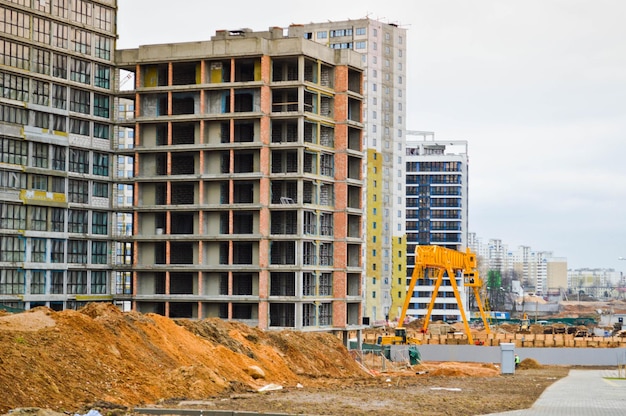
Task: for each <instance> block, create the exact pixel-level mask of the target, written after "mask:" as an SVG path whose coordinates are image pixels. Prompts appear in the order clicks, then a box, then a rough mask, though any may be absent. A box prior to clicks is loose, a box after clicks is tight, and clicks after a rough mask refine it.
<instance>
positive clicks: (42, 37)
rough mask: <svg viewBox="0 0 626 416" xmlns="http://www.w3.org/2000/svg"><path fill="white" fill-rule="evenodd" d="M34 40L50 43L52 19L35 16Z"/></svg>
mask: <svg viewBox="0 0 626 416" xmlns="http://www.w3.org/2000/svg"><path fill="white" fill-rule="evenodd" d="M33 40H34V41H35V42H40V43H45V44H46V45H48V44H49V43H50V21H49V20H47V19H43V18H41V17H36V16H33Z"/></svg>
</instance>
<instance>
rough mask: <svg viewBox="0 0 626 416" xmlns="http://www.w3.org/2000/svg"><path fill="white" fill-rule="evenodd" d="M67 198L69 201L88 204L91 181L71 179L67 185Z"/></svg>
mask: <svg viewBox="0 0 626 416" xmlns="http://www.w3.org/2000/svg"><path fill="white" fill-rule="evenodd" d="M67 199H68V201H69V202H76V203H79V204H86V203H88V202H89V182H88V181H81V180H78V179H70V180H69V182H68V187H67Z"/></svg>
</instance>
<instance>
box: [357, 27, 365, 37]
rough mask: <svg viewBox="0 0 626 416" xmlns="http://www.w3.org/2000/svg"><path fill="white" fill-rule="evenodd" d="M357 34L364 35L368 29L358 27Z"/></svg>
mask: <svg viewBox="0 0 626 416" xmlns="http://www.w3.org/2000/svg"><path fill="white" fill-rule="evenodd" d="M355 34H356V35H357V36H362V35H365V34H367V31H366V29H365V28H364V27H357V28H356V31H355Z"/></svg>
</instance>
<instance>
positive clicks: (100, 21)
mask: <svg viewBox="0 0 626 416" xmlns="http://www.w3.org/2000/svg"><path fill="white" fill-rule="evenodd" d="M112 24H113V13H112V11H111V9H109V8H106V7H104V6H100V5H98V4H94V5H93V25H94V26H95V27H96V28H98V29H102V30H105V31H110V30H111V25H112Z"/></svg>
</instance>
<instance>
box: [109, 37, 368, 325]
mask: <svg viewBox="0 0 626 416" xmlns="http://www.w3.org/2000/svg"><path fill="white" fill-rule="evenodd" d="M116 63H117V65H118V69H119V70H120V71H128V72H130V73H131V74H133V77H134V88H133V89H131V90H130V91H122V92H121V93H120V94H121V96H122V97H123V98H125V99H128V100H132V101H133V103H134V107H133V108H134V118H132V119H128V120H126V121H125V122H124V123H123V126H124V127H127V128H132V129H133V130H134V133H133V134H134V145H133V147H132V148H126V149H118V152H119V154H120V155H127V156H128V157H132V159H133V161H134V175H133V177H132V178H127V179H126V183H127V184H129V185H132V187H133V191H134V192H133V198H134V203H133V207H132V215H133V221H132V224H133V236H132V238H131V240H130V241H131V243H132V253H133V258H132V267H131V269H130V270H131V272H132V284H131V294H130V295H127V296H126V295H117V296H116V299H117V300H119V301H128V302H131V303H132V307H133V309H135V310H137V311H140V312H156V313H159V314H163V315H165V316H169V317H189V318H206V317H220V318H224V319H236V320H240V321H243V322H247V323H249V324H252V325H257V326H259V327H261V328H294V329H300V330H328V331H334V332H342V331H344V332H343V333H344V335H345V334H346V333H347V332H345V331H347V330H349V329H355V328H360V327H361V325H362V310H361V305H362V284H361V271H362V267H363V265H362V254H361V249H362V245H363V237H362V235H363V232H362V228H363V227H362V218H363V214H364V213H363V208H362V207H363V191H364V180H363V165H364V163H365V157H366V154H365V151H364V149H363V145H362V137H363V129H364V124H363V116H362V112H363V109H362V108H363V99H364V91H363V89H362V85H363V82H362V80H363V74H362V63H361V56H360V55H358V54H357V53H355V52H353V51H349V50H344V51H336V50H332V49H330V48H328V47H325V46H322V45H316V44H314V43H312V42H310V41H308V40H306V39H304V38H303V37H301V36H291V35H290V36H287V37H286V36H284V32H283V30H282V28H272V29H270V30H269V31H267V32H252V31H250V30H248V29H244V30H237V31H219V32H217V33H216V35H215V36H213V37H212V38H211V40H210V41H201V42H191V43H179V44H163V45H145V46H140V47H139V48H137V49H127V50H120V51H117V52H116ZM120 182H123V181H122V179H120Z"/></svg>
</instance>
